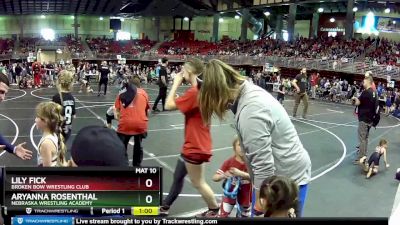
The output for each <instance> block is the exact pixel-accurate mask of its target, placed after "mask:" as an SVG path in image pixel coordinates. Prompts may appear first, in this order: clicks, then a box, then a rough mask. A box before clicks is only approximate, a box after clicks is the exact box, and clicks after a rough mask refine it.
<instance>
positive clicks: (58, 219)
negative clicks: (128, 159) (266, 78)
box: [11, 216, 388, 225]
mask: <svg viewBox="0 0 400 225" xmlns="http://www.w3.org/2000/svg"><path fill="white" fill-rule="evenodd" d="M249 223H251V224H252V225H255V224H260V225H265V224H266V223H269V224H273V225H280V224H282V225H283V224H297V225H303V224H304V225H313V224H315V225H321V224H335V225H340V224H343V225H346V224H349V223H350V224H352V225H357V224H360V225H369V224H371V225H381V224H382V225H387V224H388V219H387V218H371V219H365V218H362V219H356V218H339V219H336V218H335V219H331V218H315V219H309V218H307V219H306V218H299V219H289V218H282V219H272V218H227V219H213V218H171V217H165V218H162V217H157V218H155V217H152V218H140V217H122V216H121V217H90V218H89V217H68V216H16V217H12V218H11V224H12V225H33V224H35V225H37V224H42V225H46V224H61V225H81V224H90V225H92V224H122V225H130V224H134V225H164V224H194V225H196V224H198V225H208V224H210V225H213V224H221V225H224V224H226V225H231V224H240V225H243V224H249Z"/></svg>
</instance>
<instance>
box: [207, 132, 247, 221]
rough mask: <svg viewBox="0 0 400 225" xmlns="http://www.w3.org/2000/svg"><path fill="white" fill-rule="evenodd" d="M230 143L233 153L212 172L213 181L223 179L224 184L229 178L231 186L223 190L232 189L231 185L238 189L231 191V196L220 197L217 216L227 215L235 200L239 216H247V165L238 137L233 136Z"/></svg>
mask: <svg viewBox="0 0 400 225" xmlns="http://www.w3.org/2000/svg"><path fill="white" fill-rule="evenodd" d="M232 145H233V151H234V153H235V155H234V156H232V157H231V158H229V159H227V160H225V162H224V163H223V164H222V166H221V168H220V169H219V170H218V171H217V172H216V173H215V174H214V176H213V181H215V182H219V181H222V180H224V184H226V182H227V181H228V179H231V181H232V186H231V187H228V188H229V190H225V191H227V192H232V191H234V189H235V186H233V185H236V186H237V185H240V186H239V189H237V193H233V194H232V195H231V196H227V195H225V196H224V197H223V198H222V202H221V206H220V211H219V217H228V216H229V215H230V214H231V212H232V210H233V208H234V207H235V205H236V202H237V203H238V204H239V206H240V209H238V210H240V212H241V216H242V217H248V216H249V211H250V210H249V209H250V199H251V184H250V182H249V179H250V176H249V174H248V173H247V167H246V164H245V161H244V155H243V154H244V153H243V152H242V150H241V148H240V142H239V138H235V140H234V141H233V143H232ZM237 182H239V183H237ZM224 187H225V185H224ZM237 215H238V214H237Z"/></svg>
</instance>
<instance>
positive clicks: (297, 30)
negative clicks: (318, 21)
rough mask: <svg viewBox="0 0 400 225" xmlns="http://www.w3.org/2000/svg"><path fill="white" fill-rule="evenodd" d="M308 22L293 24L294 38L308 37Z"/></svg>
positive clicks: (301, 21) (299, 21) (309, 26)
mask: <svg viewBox="0 0 400 225" xmlns="http://www.w3.org/2000/svg"><path fill="white" fill-rule="evenodd" d="M310 22H311V21H310V20H297V21H296V22H295V24H294V36H295V37H296V36H299V37H304V38H308V37H309V35H310V28H311V24H310Z"/></svg>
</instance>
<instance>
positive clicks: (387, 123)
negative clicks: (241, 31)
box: [0, 85, 400, 217]
mask: <svg viewBox="0 0 400 225" xmlns="http://www.w3.org/2000/svg"><path fill="white" fill-rule="evenodd" d="M96 88H97V87H96ZM145 89H146V91H147V92H148V94H149V96H150V99H151V100H152V101H154V99H155V98H156V96H157V93H158V87H157V86H154V85H150V86H145ZM185 89H186V87H181V88H180V89H179V91H181V92H183V91H184V90H185ZM77 90H78V86H75V90H74V92H73V94H74V96H75V98H76V100H77V105H76V107H77V118H76V119H75V120H74V124H73V133H77V131H78V130H80V129H81V128H83V127H85V126H87V125H94V124H98V125H103V124H104V120H105V113H106V110H107V109H108V107H109V106H110V105H112V104H113V102H114V99H115V97H116V95H117V93H118V89H117V87H109V93H108V94H107V96H100V97H97V95H96V94H82V93H78V92H77ZM55 93H56V89H55V88H51V89H49V88H44V89H28V90H15V89H11V90H10V91H9V94H8V95H7V100H6V101H5V102H3V103H1V105H0V133H1V134H2V135H4V136H5V137H6V138H7V139H8V140H10V141H12V142H13V143H22V142H26V143H27V147H28V149H31V150H35V148H36V145H37V143H38V142H39V140H40V137H41V135H40V134H39V132H38V131H37V130H36V129H35V127H34V126H33V125H34V118H35V106H36V105H37V104H38V103H39V102H41V101H45V100H48V99H50V98H51V96H53V95H54V94H55ZM293 103H294V102H293V100H291V99H288V100H287V101H285V102H284V107H285V108H286V110H287V111H288V114H289V115H291V114H292V108H293ZM151 104H152V103H151ZM160 107H161V106H160V105H159V108H160ZM353 111H354V107H353V106H349V105H342V104H333V103H325V102H319V101H311V102H310V107H309V116H308V119H307V120H303V119H293V120H292V121H293V123H294V125H295V127H296V129H297V131H298V133H299V135H300V138H301V141H302V143H303V145H304V146H305V148H306V149H307V150H308V152H309V154H310V157H311V161H312V164H313V169H312V182H311V184H310V186H309V194H308V198H307V202H306V207H305V211H304V216H306V217H388V216H389V215H390V213H391V210H392V205H393V201H394V198H395V194H396V190H397V186H398V182H397V181H396V180H394V174H395V171H396V168H397V167H398V166H399V164H398V162H399V161H400V153H399V146H400V139H399V135H400V121H399V120H397V119H396V118H394V117H385V116H382V119H381V122H380V124H379V127H378V128H377V129H371V132H370V139H369V146H368V149H369V154H370V153H372V151H373V150H374V149H375V146H376V145H377V144H378V142H379V140H380V139H381V138H385V139H387V140H388V141H389V151H388V161H389V163H390V164H391V167H390V168H388V169H386V168H384V163H383V162H382V163H381V167H380V172H379V174H378V175H376V176H374V177H372V178H371V179H370V180H367V179H365V175H364V174H363V173H362V171H361V168H359V167H358V166H355V165H353V164H352V161H353V160H354V158H355V154H354V153H355V146H356V145H357V143H358V138H357V118H356V117H355V116H354V115H353ZM301 112H302V104H301V105H300V107H299V113H298V114H299V115H301ZM149 120H150V122H149V135H148V137H147V139H145V140H144V142H143V146H144V151H145V158H144V162H143V166H160V167H163V168H164V170H163V174H164V177H163V178H164V179H163V184H164V185H163V192H164V194H165V192H168V190H169V187H170V185H171V182H172V175H173V170H174V168H175V164H176V160H177V158H178V155H179V153H180V150H181V146H182V144H183V132H184V130H183V123H184V117H183V116H182V114H181V113H179V112H178V111H174V112H161V113H157V114H151V115H150V118H149ZM231 123H232V117H231V118H230V119H228V120H226V121H221V122H220V121H217V120H214V121H213V125H212V138H213V151H214V156H213V158H212V161H211V163H209V164H208V165H207V166H206V167H205V175H206V178H207V181H208V183H209V184H210V185H211V187H212V188H213V190H214V192H215V194H216V196H217V198H220V197H221V193H222V188H221V184H220V183H214V182H212V180H211V177H212V175H213V174H214V173H215V171H216V170H217V169H218V168H219V167H220V166H221V165H222V162H223V161H224V160H225V159H227V158H228V157H230V156H231V155H232V154H233V151H232V147H231V143H232V140H233V137H234V135H235V131H234V129H233V128H232V126H231ZM114 125H115V126H116V123H114ZM73 138H74V135H73V136H72V137H71V139H72V140H73ZM72 140H69V141H68V143H67V145H68V146H70V145H71V143H72ZM130 148H132V146H130ZM110 150H111V149H110ZM34 153H35V155H34V157H33V159H32V160H30V161H22V160H19V159H18V158H16V157H15V156H13V155H11V154H7V153H5V152H2V153H1V154H0V165H2V166H18V167H23V166H27V167H30V166H36V151H34ZM129 156H130V157H132V151H131V150H130V151H129ZM188 201H190V204H188ZM204 207H206V205H205V203H204V201H203V200H202V199H201V198H200V196H199V194H198V193H197V191H196V190H195V189H194V188H192V187H191V184H190V181H189V179H188V178H187V179H186V181H185V187H184V190H183V193H182V195H181V196H180V197H179V198H178V200H177V201H176V203H175V204H174V205H173V206H172V208H171V212H170V213H171V215H173V216H191V215H194V214H195V213H197V212H199V210H203V209H204Z"/></svg>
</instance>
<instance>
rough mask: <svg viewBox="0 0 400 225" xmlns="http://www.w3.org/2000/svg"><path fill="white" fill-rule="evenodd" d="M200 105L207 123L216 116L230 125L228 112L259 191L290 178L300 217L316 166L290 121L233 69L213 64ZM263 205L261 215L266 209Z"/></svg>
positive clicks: (208, 67) (272, 100) (207, 70)
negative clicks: (296, 192)
mask: <svg viewBox="0 0 400 225" xmlns="http://www.w3.org/2000/svg"><path fill="white" fill-rule="evenodd" d="M203 79H204V80H203V83H202V87H201V89H200V99H199V105H200V110H201V114H202V117H203V120H204V122H205V123H209V122H210V121H211V117H212V116H213V114H216V115H217V116H218V117H219V118H220V119H224V118H225V116H226V113H227V111H228V109H231V110H232V112H233V113H234V114H235V125H236V129H237V132H238V135H239V137H240V140H241V144H242V149H243V150H244V151H245V155H246V160H247V165H248V168H249V171H250V177H251V180H252V183H253V185H254V187H255V188H256V190H259V188H260V186H261V183H262V182H263V181H264V180H265V179H266V178H269V177H271V176H273V175H281V176H286V177H289V178H291V179H293V180H294V181H295V182H296V183H297V184H298V185H299V189H300V192H299V208H298V210H299V212H298V213H297V215H298V216H301V212H302V209H303V206H304V202H305V198H306V194H307V185H308V183H309V182H310V178H311V160H310V157H309V155H308V152H307V151H306V150H305V149H304V147H303V145H302V143H301V141H300V139H299V136H298V134H297V132H296V129H295V128H294V125H293V124H292V122H291V120H290V118H289V115H288V114H287V113H286V111H285V109H284V108H283V107H282V105H281V104H279V102H278V101H277V100H276V99H275V98H274V97H273V96H272V95H271V94H269V93H268V92H266V91H265V90H263V89H261V88H260V87H258V86H256V85H253V84H251V83H249V82H248V81H246V79H245V77H243V76H241V75H240V74H239V73H238V72H236V71H235V70H234V69H233V68H232V67H230V66H229V65H227V64H225V63H223V62H221V61H219V60H211V61H210V62H209V63H208V64H207V65H206V68H205V70H204V72H203ZM258 193H259V192H258V191H256V197H257V201H256V202H255V203H256V207H255V209H256V210H258V209H260V207H259V205H258V204H259V201H258V197H259V196H258Z"/></svg>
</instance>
